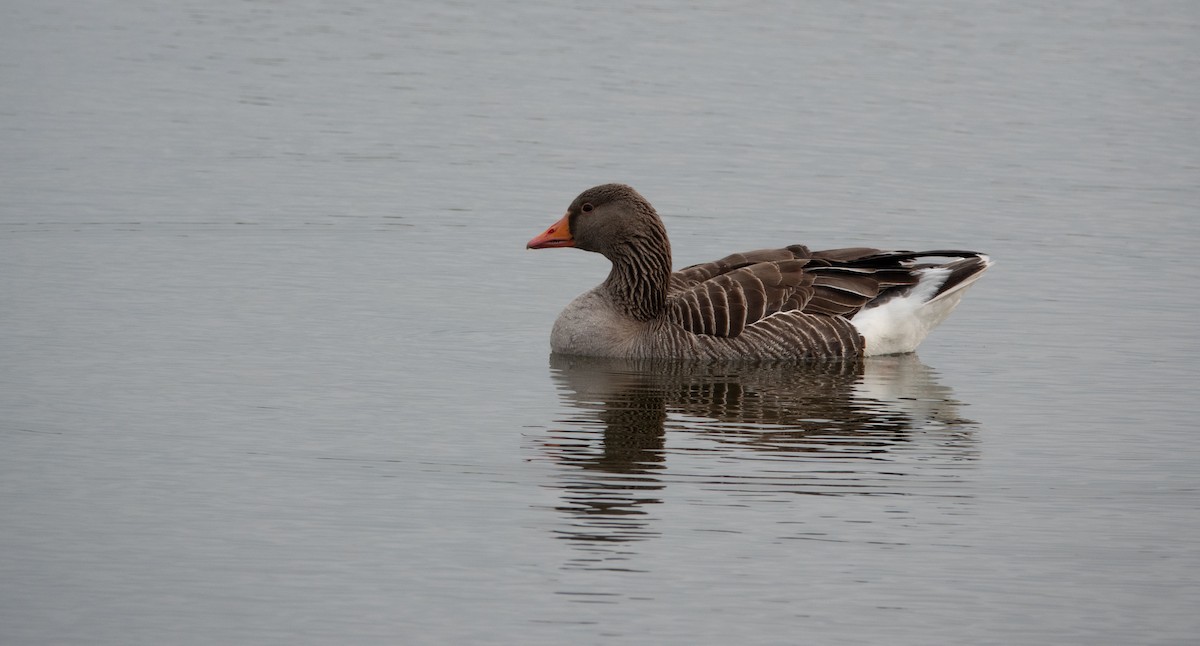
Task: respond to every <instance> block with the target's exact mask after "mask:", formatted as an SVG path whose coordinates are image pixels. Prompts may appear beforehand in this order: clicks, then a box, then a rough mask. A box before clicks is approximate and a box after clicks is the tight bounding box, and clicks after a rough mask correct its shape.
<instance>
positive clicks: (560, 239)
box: [525, 215, 575, 249]
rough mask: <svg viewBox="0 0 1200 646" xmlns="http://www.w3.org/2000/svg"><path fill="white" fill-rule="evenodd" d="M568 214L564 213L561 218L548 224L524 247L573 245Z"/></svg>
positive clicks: (538, 247)
mask: <svg viewBox="0 0 1200 646" xmlns="http://www.w3.org/2000/svg"><path fill="white" fill-rule="evenodd" d="M569 219H570V216H569V215H564V216H562V219H561V220H559V221H558V222H555V223H554V224H551V225H550V228H549V229H546V230H545V231H543V232H542V234H541V235H539V236H538V237H536V238H534V239H533V240H530V241H529V242H528V243H526V245H525V248H526V249H550V248H552V247H574V246H575V238H572V237H571V223H570V222H569Z"/></svg>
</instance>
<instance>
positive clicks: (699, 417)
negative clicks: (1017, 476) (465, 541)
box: [543, 354, 975, 548]
mask: <svg viewBox="0 0 1200 646" xmlns="http://www.w3.org/2000/svg"><path fill="white" fill-rule="evenodd" d="M550 368H551V375H552V378H553V379H554V382H555V384H556V385H557V386H558V388H559V389H560V396H561V398H562V400H563V401H564V402H565V403H566V404H567V405H568V407H569V415H567V416H565V417H562V418H560V419H558V420H556V421H557V423H558V424H557V425H556V426H555V427H554V428H553V429H552V430H551V431H550V432H549V437H548V438H546V441H545V443H544V445H543V450H544V451H545V452H546V453H547V454H548V455H549V456H550V457H551V458H553V459H554V460H555V461H557V462H558V463H560V464H561V465H563V466H565V467H569V468H567V469H564V470H563V471H561V472H560V478H559V482H558V483H557V484H556V486H557V487H558V488H560V489H561V497H562V503H561V505H560V506H559V510H560V511H561V512H563V513H564V514H566V515H567V518H568V520H569V523H568V526H567V528H565V529H563V530H561V535H562V536H563V537H564V538H568V539H571V540H575V541H581V542H584V543H589V544H593V545H597V544H600V543H603V544H606V545H607V546H609V547H610V548H611V547H612V546H613V543H614V542H616V543H620V542H624V541H634V540H640V539H644V538H647V537H649V536H653V535H655V534H656V533H657V532H655V531H653V528H652V525H651V523H652V519H651V518H650V510H651V509H652V506H653V505H656V504H658V503H660V502H661V494H662V490H663V489H664V488H665V487H666V486H668V485H673V483H679V484H677V485H673V486H685V483H686V486H696V485H697V484H699V485H700V486H703V487H706V488H709V489H713V488H718V489H719V488H724V489H726V490H732V491H736V492H738V493H739V494H750V495H752V494H755V493H761V494H768V495H772V496H777V495H778V494H780V493H784V492H786V493H798V494H820V495H845V494H875V495H878V494H904V493H912V492H913V491H912V490H909V489H906V487H909V488H911V487H914V486H915V487H918V488H920V489H922V490H925V491H927V490H928V487H929V486H930V485H931V484H936V483H931V482H930V479H931V478H932V479H933V480H935V481H936V480H940V479H944V478H946V477H950V478H953V477H955V476H954V475H953V468H954V466H955V465H956V463H957V464H961V463H963V462H969V461H970V460H972V459H973V458H974V457H975V441H974V438H973V430H974V423H973V422H971V421H970V420H966V419H963V418H961V417H960V416H959V414H958V409H959V407H960V403H959V402H958V401H956V400H955V399H954V398H953V397H952V394H951V391H950V389H949V388H947V387H945V386H943V385H941V384H939V383H938V382H937V380H936V377H935V374H934V372H933V371H932V370H931V369H930V368H929V367H928V366H926V365H925V364H923V363H921V361H920V360H919V359H917V357H916V355H912V354H908V355H896V356H888V357H873V358H868V359H865V360H859V361H848V362H847V361H836V362H825V363H812V364H805V365H797V364H794V363H790V364H769V363H753V364H698V363H697V364H686V363H663V362H652V361H632V360H613V359H595V358H584V357H567V356H561V355H552V356H551V359H550ZM668 431H670V433H668ZM668 440H669V443H670V447H669V448H668ZM718 458H719V463H716V462H715V460H717V459H718ZM668 463H669V464H670V467H669V468H668Z"/></svg>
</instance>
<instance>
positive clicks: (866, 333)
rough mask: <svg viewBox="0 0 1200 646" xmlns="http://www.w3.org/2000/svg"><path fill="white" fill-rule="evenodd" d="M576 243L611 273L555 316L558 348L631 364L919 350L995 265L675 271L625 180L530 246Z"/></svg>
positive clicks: (756, 257) (867, 262)
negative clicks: (605, 261) (638, 361)
mask: <svg viewBox="0 0 1200 646" xmlns="http://www.w3.org/2000/svg"><path fill="white" fill-rule="evenodd" d="M526 247H527V248H530V249H545V248H553V247H577V248H580V249H584V250H587V251H595V252H597V253H601V254H603V255H604V256H605V257H607V258H608V259H609V260H610V261H611V262H612V271H611V272H610V273H609V275H608V278H607V279H606V280H605V281H604V282H603V283H601V284H600V285H598V286H597V287H595V288H593V289H591V290H589V291H587V292H584V293H583V294H581V295H580V296H579V297H577V298H576V299H575V300H574V301H572V302H571V303H570V304H569V305H567V307H566V308H565V309H564V310H563V311H562V313H561V314H559V316H558V319H557V320H556V321H555V323H554V328H553V331H552V332H551V334H550V347H551V349H552V350H553V351H554V352H556V353H560V354H568V355H583V356H597V357H615V358H628V359H700V360H738V359H822V358H839V357H860V356H869V355H880V354H898V353H905V352H912V351H914V350H916V348H917V346H918V345H919V344H920V343H921V341H922V340H924V338H925V336H926V335H927V334H928V333H929V331H930V330H932V329H933V328H934V327H936V326H937V325H938V324H939V323H941V322H942V321H943V320H945V318H946V317H947V316H949V315H950V312H951V311H953V310H954V308H955V307H956V306H957V305H958V302H959V301H960V300H961V298H962V295H963V293H964V291H965V290H966V288H967V287H969V286H970V285H971V284H972V283H974V282H975V280H977V279H978V278H979V277H980V276H981V275H982V274H983V272H984V271H985V270H987V268H988V267H989V266H991V260H990V259H988V257H987V256H985V255H984V254H981V253H978V252H974V251H959V250H936V251H924V252H912V251H880V250H878V249H869V248H862V247H860V248H849V249H832V250H827V251H810V250H809V249H808V247H805V246H803V245H791V246H788V247H784V248H780V249H760V250H757V251H749V252H744V253H735V254H732V255H730V256H726V257H725V258H722V259H720V260H717V261H715V262H710V263H703V264H698V265H692V266H690V267H686V268H684V269H681V270H679V271H672V269H671V246H670V242H669V241H668V239H667V233H666V229H665V228H664V227H663V224H662V221H661V220H660V219H659V217H658V214H657V213H656V212H655V210H654V207H652V206H651V205H650V203H649V202H648V201H646V199H645V198H643V197H642V196H641V195H640V194H639V193H638V192H637V191H635V190H634V189H633V188H631V187H629V186H625V185H623V184H604V185H601V186H596V187H593V188H590V189H588V190H586V191H584V192H583V193H581V194H580V195H579V197H577V198H575V201H574V202H572V203H571V206H570V207H569V208H568V209H567V213H566V215H564V216H563V217H562V219H560V220H559V221H558V222H556V223H555V224H553V225H551V226H550V227H549V228H548V229H546V231H545V232H543V233H542V234H541V235H539V236H537V237H535V238H534V239H532V240H530V241H529V243H528V244H527V245H526Z"/></svg>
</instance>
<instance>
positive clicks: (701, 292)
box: [669, 249, 813, 337]
mask: <svg viewBox="0 0 1200 646" xmlns="http://www.w3.org/2000/svg"><path fill="white" fill-rule="evenodd" d="M777 251H782V252H784V253H787V250H782V249H781V250H777ZM747 255H748V254H735V256H736V257H739V258H745V257H746V256H747ZM779 255H781V254H775V255H774V256H773V257H779ZM787 255H788V256H791V254H790V253H787ZM735 256H729V257H728V258H725V259H722V260H719V261H717V262H715V263H708V264H707V265H696V266H694V267H689V268H688V270H693V269H696V268H699V267H703V269H702V270H700V271H694V272H692V273H691V274H685V276H683V277H681V278H680V281H679V284H681V285H688V284H690V285H691V286H690V287H682V288H680V289H676V290H674V292H673V293H672V294H671V295H670V296H669V299H670V308H671V319H672V320H673V321H675V322H676V323H679V324H680V325H681V326H683V327H684V328H685V329H687V330H689V331H691V332H694V333H696V334H708V335H711V336H723V337H735V336H738V335H739V334H741V333H742V330H744V329H746V327H747V326H750V325H753V324H754V323H755V322H757V321H759V320H761V319H763V318H764V317H766V316H769V315H771V314H774V313H775V312H778V311H780V310H781V309H784V308H785V307H787V308H789V309H799V308H800V307H802V306H803V304H804V303H807V302H808V299H809V298H811V296H812V282H813V276H811V275H809V274H807V273H805V271H804V266H805V265H806V264H808V261H807V260H797V259H795V258H794V257H792V258H789V259H785V260H782V259H781V260H779V261H757V262H755V261H742V260H735V261H730V259H733V258H735ZM747 262H748V264H747ZM729 268H733V269H732V270H730V269H729ZM688 270H684V272H679V274H684V273H685V272H687V271H688ZM712 271H718V272H719V273H717V274H716V275H713V276H711V277H709V278H707V279H705V280H703V281H700V280H699V277H700V276H703V275H706V274H707V273H710V272H712ZM677 275H678V274H677Z"/></svg>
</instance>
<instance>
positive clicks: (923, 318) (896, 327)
mask: <svg viewBox="0 0 1200 646" xmlns="http://www.w3.org/2000/svg"><path fill="white" fill-rule="evenodd" d="M984 261H985V262H987V259H986V258H985V259H984ZM988 264H989V265H990V264H991V263H990V262H989V263H988ZM982 274H983V272H979V273H978V274H975V275H974V276H972V277H971V279H969V280H966V281H964V282H963V283H961V284H959V285H955V286H954V288H953V289H951V290H950V291H948V292H946V293H944V294H941V295H940V296H938V297H937V298H933V295H934V294H936V293H937V290H938V288H940V287H941V286H942V283H945V282H946V277H947V276H949V275H950V270H949V269H945V268H941V267H935V268H931V269H925V270H923V271H922V272H921V279H920V280H919V281H918V282H917V284H916V285H915V286H914V287H913V288H912V291H911V292H909V293H908V294H906V295H905V296H902V297H898V298H893V299H892V300H890V301H887V302H886V303H884V304H882V305H879V306H878V307H872V308H870V309H865V310H863V311H861V312H859V313H858V314H857V315H855V317H854V318H852V319H850V322H851V323H853V324H854V327H856V328H858V331H859V333H861V334H862V335H863V339H865V340H866V346H867V347H866V351H865V354H866V355H867V356H872V355H880V354H898V353H902V352H912V351H914V350H916V349H917V346H919V345H921V341H924V340H925V337H926V336H927V335H928V334H929V331H930V330H932V329H933V328H935V327H937V326H938V324H939V323H941V322H942V321H944V320H946V317H947V316H950V312H953V311H954V308H955V307H957V306H958V302H959V301H960V300H962V296H963V292H964V291H966V288H967V287H969V286H970V285H971V283H974V282H975V280H976V279H977V278H979V276H981V275H982ZM931 298H933V300H930V299H931Z"/></svg>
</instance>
